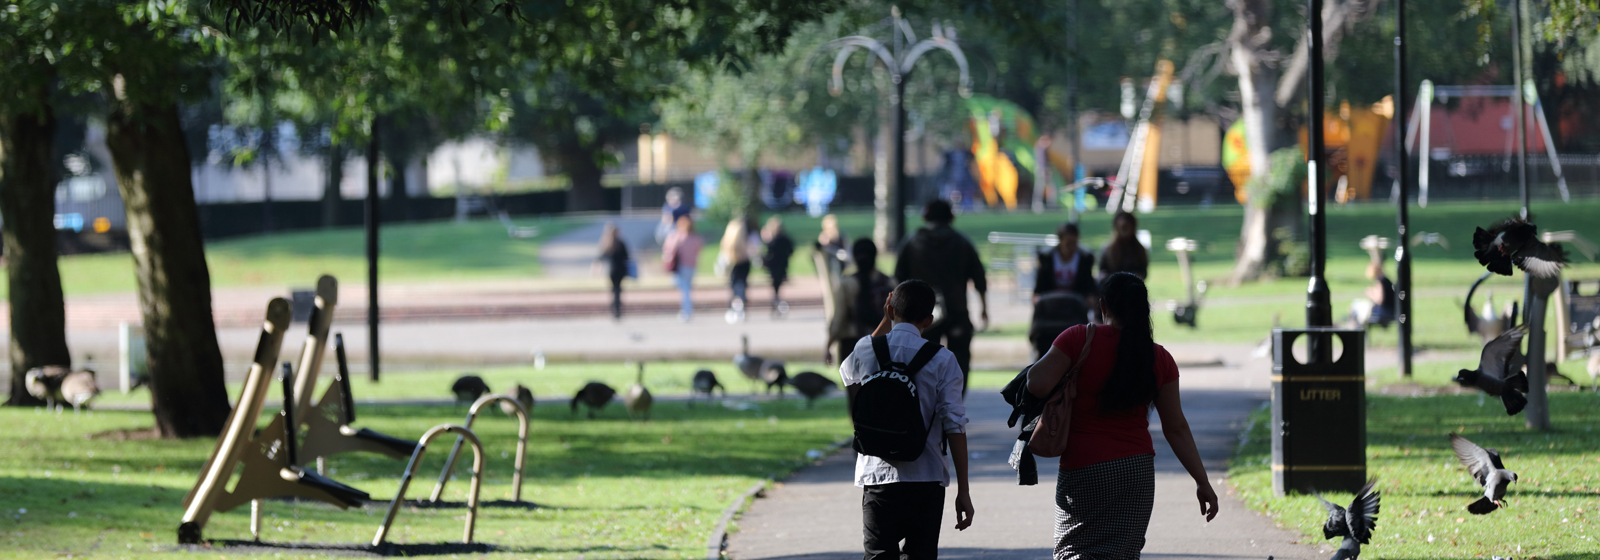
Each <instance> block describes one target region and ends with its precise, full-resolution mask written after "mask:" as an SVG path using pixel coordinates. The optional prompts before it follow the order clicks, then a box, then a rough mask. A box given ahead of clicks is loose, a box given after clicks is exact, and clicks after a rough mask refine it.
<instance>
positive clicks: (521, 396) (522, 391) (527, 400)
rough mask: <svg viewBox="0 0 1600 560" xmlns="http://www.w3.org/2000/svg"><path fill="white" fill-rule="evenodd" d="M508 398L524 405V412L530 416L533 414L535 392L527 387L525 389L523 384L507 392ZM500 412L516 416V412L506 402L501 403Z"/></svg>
mask: <svg viewBox="0 0 1600 560" xmlns="http://www.w3.org/2000/svg"><path fill="white" fill-rule="evenodd" d="M506 396H508V397H511V398H512V399H515V400H516V401H517V402H519V403H522V410H523V412H527V413H528V414H530V415H531V414H533V391H531V390H529V389H528V388H527V387H523V386H522V384H521V383H518V384H517V385H516V386H514V387H512V388H511V390H510V391H506ZM500 411H501V412H504V413H506V414H516V410H515V409H513V408H511V405H510V404H507V403H505V402H501V403H500Z"/></svg>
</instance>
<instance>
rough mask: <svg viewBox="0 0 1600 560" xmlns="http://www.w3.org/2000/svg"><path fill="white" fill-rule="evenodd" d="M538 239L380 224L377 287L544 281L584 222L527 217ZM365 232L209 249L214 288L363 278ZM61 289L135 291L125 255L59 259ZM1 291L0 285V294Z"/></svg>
mask: <svg viewBox="0 0 1600 560" xmlns="http://www.w3.org/2000/svg"><path fill="white" fill-rule="evenodd" d="M519 223H522V224H523V225H538V226H539V230H540V233H539V237H536V238H533V239H511V238H509V237H507V236H506V230H505V226H502V225H500V222H498V221H494V220H473V221H470V222H466V223H459V224H458V223H455V222H450V221H441V222H422V223H406V224H392V225H385V226H384V227H383V233H382V241H381V243H382V247H383V252H382V256H381V257H380V258H379V259H378V271H379V274H380V275H381V280H383V281H385V282H389V281H450V280H481V279H491V278H530V277H537V276H539V275H540V274H541V268H540V265H539V247H540V246H541V245H542V244H543V243H544V242H545V241H547V240H549V239H551V238H553V237H555V236H558V235H560V234H561V233H563V232H565V231H567V230H569V229H571V228H573V227H577V226H579V225H582V224H585V223H588V219H587V218H566V217H556V218H525V219H522V220H519ZM365 239H366V237H365V233H364V232H363V231H362V229H361V228H339V229H330V230H320V231H319V230H311V231H297V232H288V233H280V234H273V235H262V236H254V237H244V238H235V239H224V240H221V241H213V242H209V243H207V244H206V264H207V265H208V267H209V269H210V271H211V285H212V287H214V288H224V287H231V286H309V285H311V284H312V283H314V282H315V281H316V278H317V276H318V275H321V274H332V275H334V276H337V277H339V278H346V279H355V278H365V277H366V276H365V275H366V273H367V272H366V271H367V262H366V241H365ZM60 267H61V283H62V289H63V290H64V291H65V293H66V294H67V295H68V296H77V295H86V294H98V293H113V292H131V291H133V290H134V289H135V288H136V284H135V279H134V275H133V257H131V256H129V255H128V254H127V253H103V254H94V255H73V256H68V257H63V258H62V259H61V264H60ZM3 293H5V286H4V285H0V294H3Z"/></svg>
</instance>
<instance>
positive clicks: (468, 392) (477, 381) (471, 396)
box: [450, 374, 489, 405]
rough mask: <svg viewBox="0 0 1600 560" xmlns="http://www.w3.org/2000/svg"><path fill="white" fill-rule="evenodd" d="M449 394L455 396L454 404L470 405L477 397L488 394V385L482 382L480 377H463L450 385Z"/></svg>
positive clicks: (469, 375)
mask: <svg viewBox="0 0 1600 560" xmlns="http://www.w3.org/2000/svg"><path fill="white" fill-rule="evenodd" d="M450 392H452V393H455V394H456V404H458V405H459V404H462V403H466V404H472V403H473V401H476V400H478V397H481V396H483V395H484V394H486V393H488V392H489V384H488V383H484V382H483V378H482V377H478V376H476V375H471V374H468V375H463V376H461V377H457V378H456V382H455V383H452V384H450Z"/></svg>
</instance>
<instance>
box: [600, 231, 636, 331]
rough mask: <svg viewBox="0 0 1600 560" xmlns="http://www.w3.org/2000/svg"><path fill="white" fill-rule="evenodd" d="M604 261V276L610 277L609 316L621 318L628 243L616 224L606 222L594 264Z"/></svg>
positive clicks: (626, 274) (627, 261) (626, 275)
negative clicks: (598, 254)
mask: <svg viewBox="0 0 1600 560" xmlns="http://www.w3.org/2000/svg"><path fill="white" fill-rule="evenodd" d="M601 263H605V265H606V267H607V269H606V276H607V277H608V278H610V279H611V318H613V319H621V318H622V279H623V278H627V277H628V267H629V264H628V263H629V256H628V244H627V243H624V242H623V241H622V235H621V234H620V232H618V231H617V224H616V223H613V222H607V223H606V227H605V230H603V231H602V232H601V233H600V257H599V258H597V259H595V266H599V265H600V264H601Z"/></svg>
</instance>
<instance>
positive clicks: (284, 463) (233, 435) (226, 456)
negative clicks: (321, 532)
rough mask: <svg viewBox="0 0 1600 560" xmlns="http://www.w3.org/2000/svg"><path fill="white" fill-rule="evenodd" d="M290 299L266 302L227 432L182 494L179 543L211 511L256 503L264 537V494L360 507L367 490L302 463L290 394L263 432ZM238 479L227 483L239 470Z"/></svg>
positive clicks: (195, 537) (198, 534)
mask: <svg viewBox="0 0 1600 560" xmlns="http://www.w3.org/2000/svg"><path fill="white" fill-rule="evenodd" d="M289 317H290V311H289V302H287V301H285V300H284V299H283V298H273V299H272V301H271V302H269V303H268V304H267V317H266V321H265V322H264V324H263V325H262V327H261V336H260V339H259V340H258V341H257V343H256V353H255V359H254V361H253V363H251V365H250V372H249V373H248V374H246V376H245V382H244V390H243V391H241V392H240V394H239V402H238V403H237V405H236V406H234V408H233V412H232V413H231V414H230V415H229V417H228V421H227V425H226V428H225V429H224V431H223V433H222V437H220V438H218V439H217V446H216V448H215V449H213V450H212V452H211V456H210V457H209V458H208V459H207V460H206V464H205V466H204V467H203V468H201V469H200V478H199V480H198V481H196V482H195V485H194V487H193V488H191V489H190V490H189V494H188V495H187V496H185V497H184V499H183V506H184V514H183V519H182V522H181V523H180V524H179V526H178V542H179V543H182V544H194V543H199V542H200V541H201V540H202V535H203V532H204V529H205V525H206V522H207V521H208V520H209V519H210V518H211V514H212V513H215V512H218V511H228V510H231V509H233V508H236V507H238V506H240V505H242V504H244V503H245V502H252V506H251V511H252V519H251V532H252V533H255V534H257V536H258V537H259V530H260V512H261V504H260V500H261V498H269V497H277V496H292V497H299V498H308V499H313V500H318V501H322V502H327V503H329V504H333V505H335V506H338V507H340V508H349V507H350V506H358V505H360V504H361V500H364V499H367V498H368V495H367V493H366V492H362V491H360V490H357V489H355V488H351V487H349V486H345V485H343V484H340V483H338V482H336V481H333V480H331V479H328V478H326V477H323V476H321V475H319V474H317V473H315V472H312V471H308V470H305V469H303V468H301V467H300V466H299V465H297V464H296V463H297V461H296V458H297V457H296V449H295V448H296V445H295V433H294V432H293V431H290V430H288V429H287V428H288V426H289V422H288V418H289V417H291V416H292V415H293V411H294V403H293V400H292V399H288V398H285V400H284V411H283V413H281V414H279V415H278V416H277V418H275V419H273V421H272V422H271V423H269V424H268V425H267V427H266V428H263V429H261V430H259V431H257V430H256V429H255V426H256V418H257V417H259V416H260V415H261V409H262V406H263V405H264V404H265V402H266V398H267V391H268V389H269V387H270V384H271V376H272V367H273V363H274V362H276V361H277V359H278V354H279V351H280V347H281V346H282V345H283V334H284V331H285V330H286V329H287V328H288V326H289ZM284 383H285V387H284V393H285V397H288V396H289V393H290V392H291V391H292V388H291V387H289V386H288V384H290V383H293V376H292V375H286V376H285V378H284ZM235 470H240V472H239V477H238V481H237V482H236V483H234V485H233V488H231V489H230V488H228V487H227V486H228V481H229V480H230V479H232V478H233V475H234V471H235Z"/></svg>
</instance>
